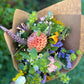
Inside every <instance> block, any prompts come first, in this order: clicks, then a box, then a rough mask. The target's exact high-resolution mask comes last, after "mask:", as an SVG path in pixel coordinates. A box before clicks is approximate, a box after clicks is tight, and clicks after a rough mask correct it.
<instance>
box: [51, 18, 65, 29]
mask: <svg viewBox="0 0 84 84" xmlns="http://www.w3.org/2000/svg"><path fill="white" fill-rule="evenodd" d="M52 20H53V21H54V22H55V23H56V24H59V25H62V26H63V27H65V25H64V24H63V23H62V22H61V21H59V20H56V19H55V18H52Z"/></svg>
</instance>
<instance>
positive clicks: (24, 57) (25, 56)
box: [20, 52, 30, 60]
mask: <svg viewBox="0 0 84 84" xmlns="http://www.w3.org/2000/svg"><path fill="white" fill-rule="evenodd" d="M20 55H21V57H22V58H23V59H27V60H29V58H30V57H29V55H28V53H25V52H20Z"/></svg>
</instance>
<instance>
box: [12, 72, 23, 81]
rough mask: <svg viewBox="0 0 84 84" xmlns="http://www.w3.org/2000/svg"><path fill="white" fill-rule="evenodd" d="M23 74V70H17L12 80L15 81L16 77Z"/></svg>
mask: <svg viewBox="0 0 84 84" xmlns="http://www.w3.org/2000/svg"><path fill="white" fill-rule="evenodd" d="M23 75H24V73H23V71H22V70H19V73H18V74H17V75H16V76H15V77H14V78H13V79H12V80H13V81H16V80H17V79H18V77H20V76H23Z"/></svg>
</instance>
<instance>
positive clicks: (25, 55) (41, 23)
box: [13, 11, 81, 84]
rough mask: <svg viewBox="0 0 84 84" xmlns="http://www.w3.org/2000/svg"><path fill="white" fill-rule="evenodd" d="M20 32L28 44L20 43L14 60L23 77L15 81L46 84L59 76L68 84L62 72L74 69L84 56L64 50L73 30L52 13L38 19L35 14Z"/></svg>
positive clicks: (19, 28) (77, 52) (20, 75)
mask: <svg viewBox="0 0 84 84" xmlns="http://www.w3.org/2000/svg"><path fill="white" fill-rule="evenodd" d="M16 29H17V36H18V37H19V38H21V39H23V40H25V41H26V42H25V43H24V41H22V42H18V41H17V42H18V43H17V48H16V50H17V52H16V53H15V55H14V56H15V59H16V60H17V61H18V62H19V64H18V69H20V73H19V74H17V75H16V77H15V78H13V81H15V82H16V84H20V82H21V79H22V80H23V82H22V83H21V84H41V83H42V84H43V83H45V82H46V80H52V78H56V76H58V78H59V79H60V80H61V81H62V82H63V83H68V82H69V80H70V78H69V77H68V76H66V75H65V74H63V73H61V72H60V71H61V70H62V69H65V70H69V69H71V68H72V62H73V61H75V60H76V59H77V55H79V54H81V51H80V50H77V51H76V52H75V51H73V50H66V49H65V48H64V45H63V40H65V38H66V37H67V36H68V35H69V32H70V29H69V27H66V26H65V25H64V24H63V23H62V22H61V21H58V20H56V19H55V18H54V16H53V14H52V12H48V15H47V16H43V17H41V18H40V19H38V17H37V14H36V12H35V11H34V12H32V14H30V15H29V18H28V20H27V22H26V23H21V24H20V25H19V26H18V27H17V28H16ZM24 44H25V45H24ZM18 81H20V82H19V83H18Z"/></svg>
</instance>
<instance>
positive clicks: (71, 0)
mask: <svg viewBox="0 0 84 84" xmlns="http://www.w3.org/2000/svg"><path fill="white" fill-rule="evenodd" d="M48 11H51V12H53V14H54V17H55V18H56V19H57V20H60V21H62V22H63V23H64V24H65V26H69V27H70V30H71V32H70V35H69V36H68V37H67V38H66V40H65V41H64V42H63V43H64V47H65V48H66V49H72V50H75V51H76V50H78V49H80V50H81V51H82V52H84V42H83V41H84V34H83V33H84V25H83V23H84V16H83V15H81V1H80V0H76V1H75V0H65V1H62V2H59V3H57V4H54V5H52V6H50V7H47V8H45V9H43V10H40V11H39V12H38V13H37V14H38V18H39V17H42V16H45V15H46V14H47V12H48ZM27 18H28V13H27V12H24V11H22V10H19V9H16V10H15V14H14V19H13V26H12V29H11V30H10V31H11V32H13V33H14V34H16V32H17V31H16V27H17V25H18V24H20V23H21V22H26V21H27ZM4 37H5V40H6V42H7V45H8V48H9V50H10V53H11V57H12V60H13V65H14V68H15V69H16V70H18V67H17V64H18V63H17V62H16V60H15V58H14V56H13V55H14V53H15V52H16V51H15V44H14V41H13V39H11V38H10V37H9V36H8V35H7V34H6V33H4ZM81 57H82V55H80V56H78V58H77V60H76V61H74V62H72V68H71V69H69V70H63V69H62V70H61V72H64V73H67V72H68V71H71V70H72V69H73V68H75V66H76V65H77V64H78V63H79V61H80V59H81Z"/></svg>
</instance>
